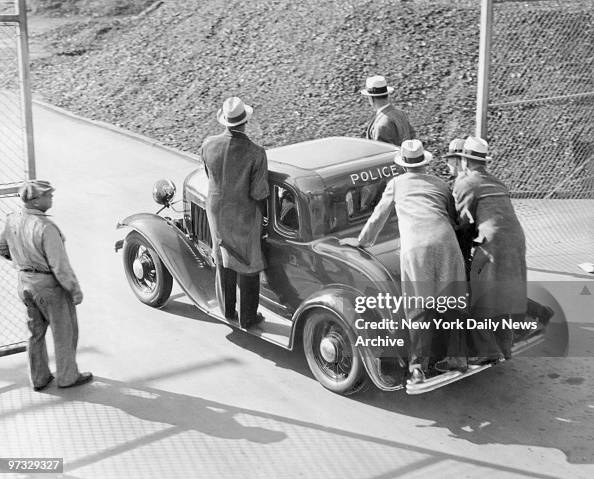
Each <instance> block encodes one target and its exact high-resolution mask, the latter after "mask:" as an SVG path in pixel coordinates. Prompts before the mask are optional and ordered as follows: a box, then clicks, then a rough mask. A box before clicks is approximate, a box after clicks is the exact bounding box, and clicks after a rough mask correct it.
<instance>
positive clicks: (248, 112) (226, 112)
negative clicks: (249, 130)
mask: <svg viewBox="0 0 594 479" xmlns="http://www.w3.org/2000/svg"><path fill="white" fill-rule="evenodd" d="M253 113H254V109H253V108H252V107H251V106H249V105H246V104H245V103H244V102H243V101H241V98H238V97H236V96H232V97H230V98H227V99H226V100H225V101H224V102H223V107H222V108H220V109H219V111H218V112H217V121H218V122H219V123H220V124H221V125H225V126H239V125H242V124H243V123H245V122H247V121H248V120H249V119H250V118H251V117H252V114H253Z"/></svg>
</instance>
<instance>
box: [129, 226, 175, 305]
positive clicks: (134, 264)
mask: <svg viewBox="0 0 594 479" xmlns="http://www.w3.org/2000/svg"><path fill="white" fill-rule="evenodd" d="M123 259H124V270H125V272H126V279H127V280H128V284H129V285H130V287H131V288H132V291H133V292H134V294H135V295H136V297H137V298H138V299H139V300H140V301H142V302H143V303H145V304H148V305H149V306H153V307H154V308H160V307H161V306H163V305H164V304H165V303H166V302H167V300H168V299H169V296H170V295H171V288H172V286H173V278H172V277H171V274H170V273H169V271H167V268H166V267H165V265H164V264H163V262H162V261H161V259H160V258H159V255H157V253H156V252H155V250H154V249H153V248H152V247H151V245H150V244H149V242H148V241H147V240H146V239H145V238H144V237H143V236H142V235H141V234H140V233H138V232H137V231H132V232H130V233H129V234H128V236H126V241H125V242H124V250H123Z"/></svg>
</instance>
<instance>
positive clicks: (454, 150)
mask: <svg viewBox="0 0 594 479" xmlns="http://www.w3.org/2000/svg"><path fill="white" fill-rule="evenodd" d="M463 151H464V139H463V138H454V139H453V140H452V141H450V146H449V148H448V152H447V153H446V154H445V155H444V156H445V157H446V158H451V157H456V156H460V154H461V153H462V152H463Z"/></svg>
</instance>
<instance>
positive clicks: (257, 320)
mask: <svg viewBox="0 0 594 479" xmlns="http://www.w3.org/2000/svg"><path fill="white" fill-rule="evenodd" d="M262 321H264V316H262V313H258V314H256V318H255V319H252V320H251V321H249V322H248V323H247V324H246V325H242V326H241V327H242V328H243V329H250V328H253V327H254V326H256V325H257V324H260V323H261V322H262Z"/></svg>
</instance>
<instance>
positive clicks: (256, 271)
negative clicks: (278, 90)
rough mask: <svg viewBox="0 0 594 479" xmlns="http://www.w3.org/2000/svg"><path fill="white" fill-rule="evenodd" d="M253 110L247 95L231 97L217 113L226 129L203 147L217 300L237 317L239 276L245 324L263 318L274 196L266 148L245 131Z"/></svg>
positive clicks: (241, 315) (241, 317) (228, 314)
mask: <svg viewBox="0 0 594 479" xmlns="http://www.w3.org/2000/svg"><path fill="white" fill-rule="evenodd" d="M252 113H253V109H252V107H250V106H249V105H246V104H244V103H243V101H241V99H239V98H237V97H231V98H227V99H226V100H225V102H224V103H223V107H222V108H221V109H220V110H219V111H218V113H217V120H218V122H219V123H220V124H221V125H223V126H225V127H226V128H225V131H224V132H223V133H221V134H220V135H216V136H210V137H208V138H206V140H204V143H203V144H202V147H201V150H200V156H201V157H202V159H203V161H204V164H205V168H206V173H207V175H208V178H209V183H208V197H207V199H206V213H207V216H208V223H209V226H210V231H211V235H212V239H213V257H214V260H215V263H216V266H217V272H216V291H217V299H218V301H219V305H220V308H221V311H222V312H223V314H224V315H225V319H227V320H228V321H236V320H237V312H236V310H235V304H236V287H237V280H238V276H239V291H240V308H239V324H240V326H241V327H242V328H246V329H247V328H250V327H251V326H253V325H255V324H257V323H259V322H260V321H262V319H263V318H262V315H260V314H258V303H259V299H260V298H259V297H260V271H262V270H263V269H264V268H265V266H266V265H265V260H264V255H263V253H262V245H261V228H262V218H263V212H264V209H265V201H266V198H268V196H269V188H268V161H267V158H266V151H265V150H264V148H262V147H261V146H259V145H256V144H255V143H254V142H252V141H251V140H250V139H249V138H248V136H247V134H246V133H245V127H246V124H247V122H248V121H249V119H250V118H251V116H252Z"/></svg>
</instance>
